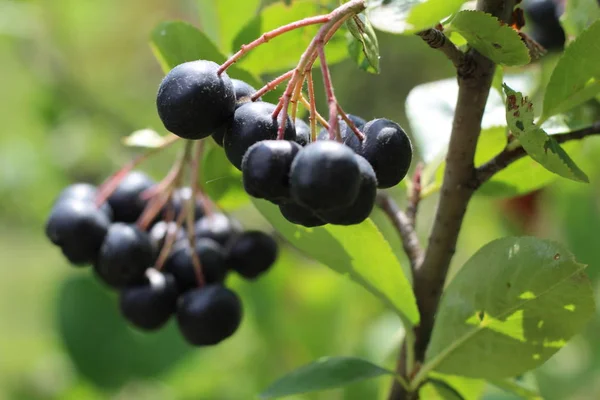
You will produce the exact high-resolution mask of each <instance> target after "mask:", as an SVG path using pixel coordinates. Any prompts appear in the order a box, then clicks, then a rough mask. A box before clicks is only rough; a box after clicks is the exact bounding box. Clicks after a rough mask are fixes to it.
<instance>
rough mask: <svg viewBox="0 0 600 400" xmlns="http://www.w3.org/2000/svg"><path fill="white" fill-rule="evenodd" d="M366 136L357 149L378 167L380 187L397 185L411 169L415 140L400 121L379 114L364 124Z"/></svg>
mask: <svg viewBox="0 0 600 400" xmlns="http://www.w3.org/2000/svg"><path fill="white" fill-rule="evenodd" d="M363 133H364V135H365V140H364V141H363V142H362V143H359V142H357V143H358V146H357V147H356V148H355V151H356V152H357V153H358V154H359V155H361V156H363V157H364V158H365V159H366V160H367V161H368V162H369V163H370V164H371V166H372V167H373V170H375V174H376V175H377V184H378V187H379V188H390V187H392V186H396V185H397V184H398V183H400V181H401V180H402V179H404V177H405V176H406V173H407V172H408V169H409V167H410V163H411V160H412V144H411V142H410V139H409V138H408V135H407V134H406V132H404V130H403V129H402V128H401V127H400V125H398V124H397V123H395V122H393V121H390V120H389V119H385V118H379V119H375V120H372V121H369V122H367V124H366V125H365V126H364V127H363Z"/></svg>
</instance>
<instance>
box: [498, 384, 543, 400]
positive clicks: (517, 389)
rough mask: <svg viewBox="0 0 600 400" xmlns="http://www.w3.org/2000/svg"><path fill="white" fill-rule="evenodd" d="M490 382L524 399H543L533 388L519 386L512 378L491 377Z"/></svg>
mask: <svg viewBox="0 0 600 400" xmlns="http://www.w3.org/2000/svg"><path fill="white" fill-rule="evenodd" d="M490 383H491V384H492V385H494V386H496V387H498V388H500V389H502V390H504V391H506V392H509V393H513V394H515V395H516V396H519V398H520V399H525V400H543V397H542V396H540V394H539V393H538V392H536V391H534V390H531V389H529V388H526V387H524V386H521V385H520V384H519V383H517V382H515V381H514V380H512V379H505V380H502V379H492V380H491V381H490Z"/></svg>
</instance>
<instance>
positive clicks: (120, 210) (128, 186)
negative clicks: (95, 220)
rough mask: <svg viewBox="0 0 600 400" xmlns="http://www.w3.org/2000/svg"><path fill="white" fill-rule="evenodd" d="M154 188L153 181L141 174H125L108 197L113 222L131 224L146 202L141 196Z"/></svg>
mask: <svg viewBox="0 0 600 400" xmlns="http://www.w3.org/2000/svg"><path fill="white" fill-rule="evenodd" d="M152 186H154V180H152V178H150V177H149V176H148V175H146V174H145V173H143V172H140V171H132V172H130V173H129V174H127V175H126V176H125V177H124V178H123V180H122V181H121V182H120V183H119V185H118V186H117V189H116V190H115V191H114V192H113V193H112V194H111V195H110V196H109V197H108V204H109V205H110V207H111V208H112V211H113V220H114V221H115V222H125V223H133V222H135V221H137V219H138V218H139V217H140V215H142V213H143V212H144V209H145V208H146V205H147V204H148V200H146V199H143V198H142V196H141V194H142V193H143V192H144V191H145V190H147V189H150V188H151V187H152Z"/></svg>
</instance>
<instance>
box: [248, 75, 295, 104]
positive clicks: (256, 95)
mask: <svg viewBox="0 0 600 400" xmlns="http://www.w3.org/2000/svg"><path fill="white" fill-rule="evenodd" d="M293 73H294V71H293V70H292V71H288V72H286V73H285V74H283V75H281V76H278V77H277V78H275V79H273V80H272V81H270V82H268V83H267V84H266V85H265V86H263V87H262V88H260V89H258V90H257V91H256V93H254V94H253V95H252V97H251V99H252V101H256V100H257V99H258V98H259V97H260V96H262V95H264V94H265V93H267V92H270V91H271V90H274V89H275V88H276V87H277V85H279V84H280V83H282V82H285V81H287V80H288V79H290V78H291V77H292V74H293Z"/></svg>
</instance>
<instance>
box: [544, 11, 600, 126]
mask: <svg viewBox="0 0 600 400" xmlns="http://www.w3.org/2000/svg"><path fill="white" fill-rule="evenodd" d="M599 37H600V20H598V21H596V22H595V23H594V24H592V25H591V26H590V27H589V28H588V29H586V30H585V31H584V32H582V33H581V35H580V36H579V37H578V38H577V39H575V41H573V42H572V43H571V44H570V45H569V46H567V48H566V49H565V51H564V53H563V55H562V56H561V58H560V60H558V63H557V64H556V67H555V68H554V71H553V72H552V76H551V77H550V82H548V87H547V88H546V94H545V95H544V110H543V113H542V117H541V118H540V120H542V121H545V120H547V119H548V118H549V117H551V116H553V115H556V114H559V113H563V112H565V111H567V110H570V109H572V108H574V107H576V106H578V105H580V104H582V103H584V102H586V101H587V100H590V99H592V98H594V97H595V96H596V95H597V94H598V93H600V47H599V46H600V44H599V41H598V38H599Z"/></svg>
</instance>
